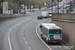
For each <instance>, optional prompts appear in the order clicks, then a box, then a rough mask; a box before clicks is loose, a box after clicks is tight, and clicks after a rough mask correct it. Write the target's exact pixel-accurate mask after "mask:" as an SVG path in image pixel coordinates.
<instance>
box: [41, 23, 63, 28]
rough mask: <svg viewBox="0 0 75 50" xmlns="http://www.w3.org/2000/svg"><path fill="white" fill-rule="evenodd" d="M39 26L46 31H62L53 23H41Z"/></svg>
mask: <svg viewBox="0 0 75 50" xmlns="http://www.w3.org/2000/svg"><path fill="white" fill-rule="evenodd" d="M41 25H43V26H44V27H46V28H47V29H62V28H60V27H58V26H57V25H56V24H54V23H41Z"/></svg>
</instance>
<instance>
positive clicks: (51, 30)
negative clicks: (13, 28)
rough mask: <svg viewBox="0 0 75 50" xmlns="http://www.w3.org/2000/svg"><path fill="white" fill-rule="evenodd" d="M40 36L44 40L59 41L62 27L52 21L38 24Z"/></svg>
mask: <svg viewBox="0 0 75 50" xmlns="http://www.w3.org/2000/svg"><path fill="white" fill-rule="evenodd" d="M40 30H41V37H42V38H43V39H44V40H45V42H47V43H49V42H53V43H61V41H62V28H60V27H58V26H57V25H55V24H54V23H41V25H40Z"/></svg>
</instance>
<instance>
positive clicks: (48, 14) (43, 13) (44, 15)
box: [41, 12, 52, 18]
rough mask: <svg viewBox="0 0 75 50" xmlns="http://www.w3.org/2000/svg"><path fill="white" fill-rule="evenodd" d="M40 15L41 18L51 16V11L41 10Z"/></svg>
mask: <svg viewBox="0 0 75 50" xmlns="http://www.w3.org/2000/svg"><path fill="white" fill-rule="evenodd" d="M41 16H42V17H43V18H47V17H51V16H52V13H49V12H42V14H41Z"/></svg>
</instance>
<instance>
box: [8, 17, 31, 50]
mask: <svg viewBox="0 0 75 50" xmlns="http://www.w3.org/2000/svg"><path fill="white" fill-rule="evenodd" d="M29 19H32V18H28V19H27V20H29ZM27 20H24V21H22V22H21V23H19V24H17V25H16V26H14V27H13V28H12V29H11V30H10V31H9V33H8V42H9V48H10V50H12V46H11V41H10V33H11V31H12V30H13V29H14V28H15V27H17V26H18V25H20V24H22V23H23V22H25V21H27Z"/></svg>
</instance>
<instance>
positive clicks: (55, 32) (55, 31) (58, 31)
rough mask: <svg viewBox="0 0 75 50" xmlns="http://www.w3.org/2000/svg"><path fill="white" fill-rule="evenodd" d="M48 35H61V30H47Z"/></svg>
mask: <svg viewBox="0 0 75 50" xmlns="http://www.w3.org/2000/svg"><path fill="white" fill-rule="evenodd" d="M49 33H50V34H61V30H60V29H57V30H49Z"/></svg>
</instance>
